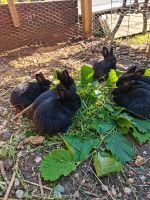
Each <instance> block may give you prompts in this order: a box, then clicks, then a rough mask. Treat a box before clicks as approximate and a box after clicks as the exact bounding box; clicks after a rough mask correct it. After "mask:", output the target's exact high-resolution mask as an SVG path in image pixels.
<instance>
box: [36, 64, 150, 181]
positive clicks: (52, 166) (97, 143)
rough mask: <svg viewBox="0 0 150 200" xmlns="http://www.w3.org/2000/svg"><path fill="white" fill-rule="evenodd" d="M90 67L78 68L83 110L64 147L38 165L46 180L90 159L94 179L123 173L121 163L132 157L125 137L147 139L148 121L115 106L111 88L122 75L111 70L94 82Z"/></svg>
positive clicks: (78, 84) (141, 140)
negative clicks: (103, 79)
mask: <svg viewBox="0 0 150 200" xmlns="http://www.w3.org/2000/svg"><path fill="white" fill-rule="evenodd" d="M93 74H94V71H93V69H92V67H91V66H88V65H84V66H82V68H81V72H80V79H78V80H77V81H76V85H77V91H78V93H79V95H80V97H81V100H82V107H81V109H80V110H79V112H78V113H77V114H76V116H75V117H74V119H73V123H72V125H71V126H70V127H69V129H68V132H67V134H66V135H65V136H63V137H62V136H61V138H60V139H61V140H63V143H64V144H65V148H63V149H57V150H54V151H52V152H51V153H49V154H48V155H47V156H46V157H45V158H44V159H43V161H42V162H41V165H40V172H41V175H42V177H43V178H44V179H45V180H51V181H54V180H57V179H58V178H59V177H60V176H67V175H69V174H70V173H71V172H72V171H74V170H75V169H76V167H77V166H78V165H80V164H81V163H82V162H83V161H84V160H86V159H88V158H89V157H91V156H92V157H93V165H94V168H95V171H96V173H97V176H106V175H108V174H110V173H113V172H119V171H122V170H123V164H125V163H126V162H129V161H131V160H132V159H133V157H134V147H133V146H132V144H131V141H129V140H128V139H127V138H126V135H127V134H129V135H130V136H133V138H134V139H136V140H137V141H138V142H140V143H144V142H147V141H149V140H150V134H149V132H150V122H149V120H143V119H137V118H134V117H131V116H130V115H129V114H127V113H126V110H125V108H122V107H116V106H115V105H114V103H113V100H112V95H111V89H112V88H113V87H115V82H116V81H117V80H118V77H119V76H120V75H121V74H122V72H119V71H117V72H115V71H114V70H111V71H110V73H109V77H108V80H107V81H106V82H104V83H101V84H99V82H98V81H93V80H92V77H93Z"/></svg>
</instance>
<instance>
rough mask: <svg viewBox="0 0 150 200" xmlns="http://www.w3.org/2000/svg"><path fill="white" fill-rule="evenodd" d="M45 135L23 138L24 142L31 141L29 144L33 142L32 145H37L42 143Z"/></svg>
mask: <svg viewBox="0 0 150 200" xmlns="http://www.w3.org/2000/svg"><path fill="white" fill-rule="evenodd" d="M44 139H45V137H44V136H38V135H37V136H30V137H28V138H25V140H24V144H27V143H29V142H30V143H31V144H34V145H38V144H42V143H43V141H44Z"/></svg>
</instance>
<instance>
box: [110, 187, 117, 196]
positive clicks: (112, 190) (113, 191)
mask: <svg viewBox="0 0 150 200" xmlns="http://www.w3.org/2000/svg"><path fill="white" fill-rule="evenodd" d="M111 192H112V194H113V195H114V196H116V195H117V192H116V190H115V188H114V185H113V186H112V188H111Z"/></svg>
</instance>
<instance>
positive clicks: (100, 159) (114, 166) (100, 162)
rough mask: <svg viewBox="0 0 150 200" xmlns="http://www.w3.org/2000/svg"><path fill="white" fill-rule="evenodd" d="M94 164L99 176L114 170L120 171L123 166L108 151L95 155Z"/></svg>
mask: <svg viewBox="0 0 150 200" xmlns="http://www.w3.org/2000/svg"><path fill="white" fill-rule="evenodd" d="M93 164H94V167H95V170H96V173H97V175H98V176H99V177H101V176H105V175H108V174H110V173H113V172H120V171H122V170H123V166H122V164H121V163H119V162H118V161H117V160H116V159H115V158H114V157H113V156H111V155H109V154H107V153H104V152H102V153H99V152H98V154H97V155H94V156H93Z"/></svg>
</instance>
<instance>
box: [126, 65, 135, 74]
mask: <svg viewBox="0 0 150 200" xmlns="http://www.w3.org/2000/svg"><path fill="white" fill-rule="evenodd" d="M136 69H137V66H132V67H129V68H128V70H127V72H126V74H131V73H134V72H135V71H136Z"/></svg>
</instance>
